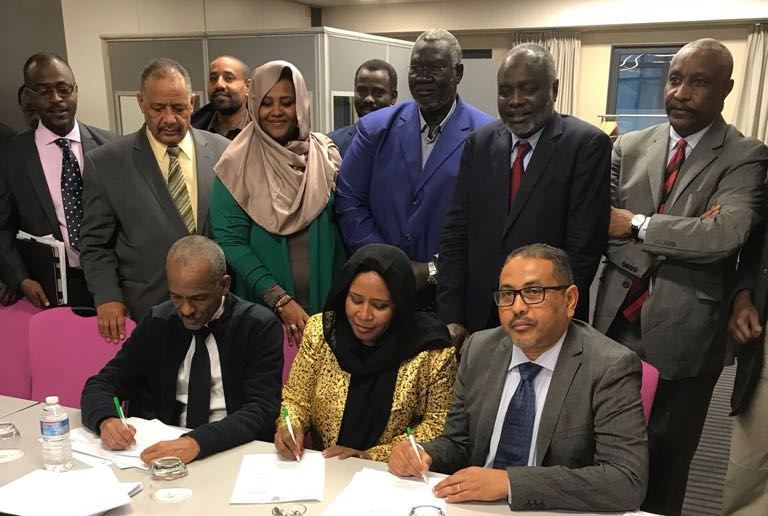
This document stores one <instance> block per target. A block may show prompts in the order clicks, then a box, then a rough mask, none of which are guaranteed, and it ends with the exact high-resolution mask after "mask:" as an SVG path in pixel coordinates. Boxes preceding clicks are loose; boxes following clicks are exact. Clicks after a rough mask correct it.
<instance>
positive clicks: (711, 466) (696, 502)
mask: <svg viewBox="0 0 768 516" xmlns="http://www.w3.org/2000/svg"><path fill="white" fill-rule="evenodd" d="M735 373H736V367H735V366H731V367H726V368H725V369H724V370H723V374H722V375H720V380H719V381H718V382H717V385H716V386H715V392H714V394H713V395H712V402H711V403H710V405H709V412H708V413H707V421H706V423H705V424H704V431H703V432H702V434H701V441H699V448H698V449H697V450H696V455H695V456H694V458H693V463H692V464H691V472H690V475H689V477H688V489H687V491H686V493H685V503H684V504H683V516H719V515H720V513H721V507H722V495H723V482H724V480H725V472H726V470H727V469H728V453H729V450H730V446H731V418H730V417H728V412H730V408H731V406H730V399H731V389H732V388H733V376H734V374H735Z"/></svg>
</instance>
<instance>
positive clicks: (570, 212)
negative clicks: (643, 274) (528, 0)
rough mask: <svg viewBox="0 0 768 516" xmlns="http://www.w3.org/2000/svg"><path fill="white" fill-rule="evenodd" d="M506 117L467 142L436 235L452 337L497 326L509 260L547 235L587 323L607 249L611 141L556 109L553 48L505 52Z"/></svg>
mask: <svg viewBox="0 0 768 516" xmlns="http://www.w3.org/2000/svg"><path fill="white" fill-rule="evenodd" d="M497 79H498V92H499V95H498V107H499V115H500V116H501V120H499V121H497V122H495V123H493V124H491V125H489V126H486V127H484V128H482V129H480V130H478V131H476V132H474V133H473V134H472V135H471V136H470V137H469V140H468V141H467V144H466V145H465V146H464V153H463V155H462V157H461V168H460V171H459V178H458V181H457V183H456V192H455V194H454V198H453V204H452V205H451V208H450V210H449V211H448V215H447V216H446V222H445V227H444V229H443V234H442V238H441V240H440V256H439V262H438V265H439V270H440V275H439V278H438V288H437V308H438V313H439V314H440V316H441V318H442V319H443V320H444V321H445V322H446V323H447V324H448V325H449V326H448V327H449V329H450V330H451V335H452V336H453V337H454V343H455V344H456V345H457V346H461V345H462V343H463V342H464V341H465V339H466V337H467V335H468V334H469V333H471V332H474V331H477V330H483V329H485V328H492V327H494V326H496V325H498V319H497V313H496V310H495V309H494V307H493V303H492V302H491V298H490V292H491V291H492V290H493V288H494V284H495V281H496V275H497V274H498V271H499V270H500V269H501V265H502V264H503V263H504V258H505V256H506V255H507V253H509V252H510V251H511V250H512V249H515V248H517V247H519V246H521V245H525V244H529V243H533V242H544V243H547V244H550V245H553V246H556V247H560V248H562V249H564V250H565V252H566V253H568V256H569V257H570V258H571V263H572V264H573V270H574V273H575V274H576V285H577V286H578V287H579V306H578V307H577V309H576V318H578V319H581V320H583V321H586V320H587V316H588V311H589V285H590V284H591V282H592V279H593V277H594V275H595V272H596V271H597V266H598V264H599V261H600V255H601V253H602V252H603V249H604V248H605V241H606V238H605V231H606V230H607V229H608V217H609V213H610V211H609V210H610V192H609V185H610V183H609V179H610V156H611V142H610V139H609V138H608V136H606V135H605V134H603V133H602V132H601V131H600V130H599V129H597V128H596V127H594V126H592V125H590V124H587V123H585V122H583V121H581V120H579V119H578V118H574V117H572V116H568V115H561V114H559V113H556V112H555V111H554V102H555V100H556V98H557V90H558V84H559V83H558V80H557V76H556V71H555V63H554V59H553V58H552V55H551V54H550V53H549V51H548V50H547V49H545V48H544V47H542V46H539V45H534V44H523V45H519V46H517V47H515V48H513V49H512V50H510V51H509V53H508V54H507V56H506V58H505V59H504V61H503V62H502V63H501V65H500V66H499V72H498V76H497Z"/></svg>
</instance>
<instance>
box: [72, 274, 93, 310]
mask: <svg viewBox="0 0 768 516" xmlns="http://www.w3.org/2000/svg"><path fill="white" fill-rule="evenodd" d="M67 306H72V307H90V308H93V306H94V303H93V296H91V293H90V292H88V285H87V284H86V282H85V274H83V269H73V268H72V267H67Z"/></svg>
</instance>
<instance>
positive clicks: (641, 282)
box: [621, 138, 687, 322]
mask: <svg viewBox="0 0 768 516" xmlns="http://www.w3.org/2000/svg"><path fill="white" fill-rule="evenodd" d="M686 145H687V142H686V141H685V140H684V139H683V138H680V139H679V140H678V141H677V145H676V146H675V152H674V154H672V157H671V158H670V159H669V163H667V168H666V170H665V171H664V186H663V187H662V190H661V202H660V203H659V209H658V210H657V211H656V213H664V205H665V204H666V202H667V200H668V199H669V196H670V194H671V193H672V188H674V186H675V181H676V180H677V176H678V173H679V172H680V168H681V167H682V166H683V163H684V162H685V147H686ZM649 286H650V274H649V275H648V276H645V277H643V278H635V279H634V280H632V285H630V287H629V290H628V291H627V297H626V298H624V303H623V304H622V305H621V313H622V314H623V315H624V317H625V318H626V319H627V321H629V322H636V321H637V320H638V319H639V318H640V309H641V308H642V307H643V303H645V300H646V299H648V287H649Z"/></svg>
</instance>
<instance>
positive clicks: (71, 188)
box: [56, 138, 83, 249]
mask: <svg viewBox="0 0 768 516" xmlns="http://www.w3.org/2000/svg"><path fill="white" fill-rule="evenodd" d="M56 145H58V146H59V147H61V154H62V158H61V200H62V204H64V219H65V220H66V222H67V235H68V236H69V245H70V247H72V249H77V246H78V245H79V243H80V222H81V221H82V220H83V178H82V177H81V176H80V164H79V163H78V162H77V158H76V157H75V155H74V154H73V153H72V147H71V146H70V144H69V140H67V139H66V138H58V139H56Z"/></svg>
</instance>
